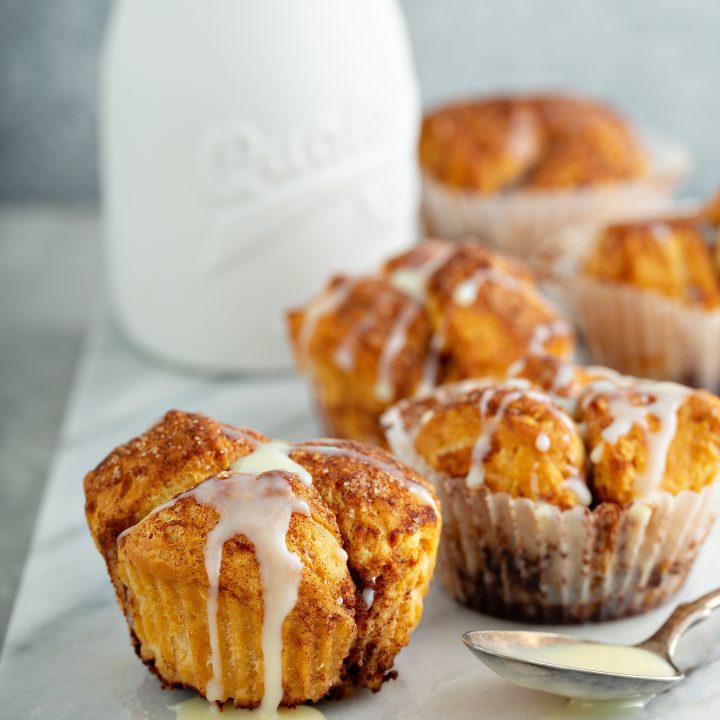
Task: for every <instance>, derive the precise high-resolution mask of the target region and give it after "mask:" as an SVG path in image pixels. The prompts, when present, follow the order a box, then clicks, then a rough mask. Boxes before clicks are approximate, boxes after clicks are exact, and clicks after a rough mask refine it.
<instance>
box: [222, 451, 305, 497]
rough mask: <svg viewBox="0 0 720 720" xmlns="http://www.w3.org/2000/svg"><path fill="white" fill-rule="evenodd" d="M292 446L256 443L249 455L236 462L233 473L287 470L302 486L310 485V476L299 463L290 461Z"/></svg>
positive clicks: (251, 473) (255, 473) (254, 473)
mask: <svg viewBox="0 0 720 720" xmlns="http://www.w3.org/2000/svg"><path fill="white" fill-rule="evenodd" d="M292 449H293V448H292V445H290V444H289V443H286V442H284V441H282V440H271V441H270V442H264V443H258V444H257V445H256V446H255V450H253V452H251V453H250V454H249V455H245V456H244V457H241V458H239V459H238V460H236V461H235V462H234V463H233V465H232V470H233V472H237V473H246V474H250V475H259V474H260V473H264V472H267V471H268V470H287V471H288V472H289V473H292V474H293V475H295V476H296V477H297V479H298V480H300V482H301V483H302V484H303V485H307V486H310V485H312V475H310V473H309V472H308V471H307V470H306V469H305V468H304V467H303V466H302V465H300V463H296V462H295V461H294V460H291V459H290V453H291V452H292Z"/></svg>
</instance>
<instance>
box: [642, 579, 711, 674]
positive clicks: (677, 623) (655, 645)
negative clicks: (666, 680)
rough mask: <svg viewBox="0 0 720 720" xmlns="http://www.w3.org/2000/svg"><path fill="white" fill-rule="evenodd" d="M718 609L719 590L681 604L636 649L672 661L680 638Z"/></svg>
mask: <svg viewBox="0 0 720 720" xmlns="http://www.w3.org/2000/svg"><path fill="white" fill-rule="evenodd" d="M719 607H720V588H718V589H716V590H711V591H710V592H709V593H707V594H706V595H703V596H702V597H699V598H698V599H697V600H693V601H692V602H688V603H682V604H681V605H678V606H677V607H676V608H675V610H674V611H673V613H672V615H670V617H669V618H668V619H667V620H666V621H665V623H664V624H663V625H662V626H661V627H660V629H659V630H658V631H657V632H656V633H655V634H654V635H652V636H651V637H649V638H648V639H647V640H645V642H643V643H640V645H638V647H642V648H645V649H646V650H651V651H652V652H655V653H657V654H658V655H661V656H662V657H664V658H665V659H667V660H670V661H672V656H673V655H674V653H675V650H676V648H677V645H678V642H679V641H680V638H681V637H682V636H683V635H684V634H685V632H686V631H687V630H689V629H690V628H691V627H692V626H693V625H696V624H697V623H699V622H700V621H701V620H705V618H707V617H709V616H710V614H711V613H712V612H713V610H715V609H717V608H719Z"/></svg>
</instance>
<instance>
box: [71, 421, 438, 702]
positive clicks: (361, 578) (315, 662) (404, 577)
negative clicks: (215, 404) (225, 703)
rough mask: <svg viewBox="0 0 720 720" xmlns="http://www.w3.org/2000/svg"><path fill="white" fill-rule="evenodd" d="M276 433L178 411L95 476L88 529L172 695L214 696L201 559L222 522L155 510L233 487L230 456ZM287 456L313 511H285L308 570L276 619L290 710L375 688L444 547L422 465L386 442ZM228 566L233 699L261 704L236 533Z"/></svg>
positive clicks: (254, 594)
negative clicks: (306, 475) (204, 489)
mask: <svg viewBox="0 0 720 720" xmlns="http://www.w3.org/2000/svg"><path fill="white" fill-rule="evenodd" d="M267 440H268V439H267V438H266V437H265V436H263V435H262V434H260V433H257V432H255V431H252V430H239V429H237V428H229V427H227V426H223V425H221V424H220V423H217V422H215V421H214V420H211V419H209V418H206V417H204V416H198V415H191V414H188V413H182V412H179V411H172V412H170V413H168V414H167V415H166V416H165V417H164V418H163V419H162V420H161V421H160V422H159V423H158V424H157V425H155V426H154V427H152V428H150V429H149V430H148V431H147V432H146V433H144V434H143V435H142V436H140V437H138V438H135V439H134V440H131V441H130V442H129V443H126V444H125V445H123V446H121V447H119V448H117V449H116V450H114V451H113V452H112V453H111V454H110V455H109V456H108V458H106V460H104V461H103V462H102V463H101V464H100V465H99V466H98V468H96V469H95V470H94V471H92V472H91V473H88V476H87V477H86V481H85V486H86V493H87V509H88V523H89V525H90V529H91V532H92V534H93V537H94V539H95V541H96V544H97V545H98V548H99V549H100V551H101V552H102V553H103V555H104V556H105V558H106V560H107V562H108V566H109V568H110V569H111V575H112V577H113V581H114V583H115V586H116V591H117V594H118V600H119V602H120V605H121V608H122V609H123V611H124V612H125V613H126V615H127V617H128V622H129V625H130V628H131V634H132V636H133V637H134V638H135V642H136V645H137V651H138V654H139V655H140V657H141V658H142V659H143V660H144V661H145V662H146V663H148V665H150V666H151V667H152V668H153V670H154V671H155V672H156V673H157V674H158V676H159V677H160V678H161V679H162V680H163V682H164V683H166V684H168V685H170V686H184V687H193V688H196V689H198V691H199V692H201V693H203V694H205V693H206V692H207V683H208V680H209V679H210V677H211V668H210V666H209V664H208V660H209V655H210V650H209V631H208V617H207V616H208V609H207V598H208V577H207V572H206V569H205V559H204V552H205V546H206V542H207V536H208V533H209V532H210V531H211V530H212V529H213V528H214V527H215V525H216V523H217V520H218V517H219V515H218V512H217V511H216V510H215V509H213V508H212V507H210V506H205V505H201V504H199V503H198V501H197V500H196V499H195V497H194V496H192V493H190V494H189V495H182V494H181V496H180V497H179V498H177V499H176V500H175V501H171V502H169V503H167V505H166V506H162V504H163V503H166V502H167V501H169V500H170V499H171V497H172V496H173V495H177V493H183V492H185V491H190V490H191V488H194V487H196V486H197V485H198V484H200V485H202V484H203V483H204V482H205V481H206V480H207V479H208V478H211V479H212V478H217V479H218V481H221V482H224V481H226V478H227V477H228V472H226V471H229V473H230V476H232V468H231V465H232V462H234V461H235V460H237V459H238V458H240V457H243V456H244V455H247V454H248V453H249V452H251V451H252V450H253V449H254V448H255V446H256V444H257V443H263V442H266V441H267ZM314 448H317V450H316V449H314ZM290 456H291V458H292V460H294V461H295V462H297V463H299V464H300V465H301V466H303V467H305V468H306V469H307V470H308V471H309V472H310V475H311V476H312V479H313V484H312V486H309V487H308V486H305V485H303V484H302V483H301V482H299V480H298V478H297V477H296V476H294V475H292V474H290V473H287V472H282V473H281V475H282V477H283V478H284V479H285V481H286V482H287V483H288V486H289V488H290V489H291V490H292V493H293V495H294V496H296V497H297V498H300V499H301V500H304V501H305V502H306V503H307V505H308V507H309V509H310V512H311V516H310V517H306V516H304V515H302V514H298V513H294V514H293V515H292V518H291V522H290V527H289V531H288V534H287V540H286V542H287V547H288V549H289V550H290V551H291V552H293V553H295V554H296V555H297V556H298V557H299V558H300V560H301V563H302V568H303V569H302V580H301V584H300V588H299V594H298V601H297V604H296V606H295V608H294V610H293V611H292V612H291V613H290V614H289V615H288V617H287V618H286V620H285V623H284V626H283V641H284V647H283V681H284V690H285V695H284V698H283V703H284V704H287V705H294V704H297V703H300V702H304V701H306V700H313V701H315V700H318V699H320V698H321V697H324V696H326V695H327V694H328V693H330V692H333V693H335V694H346V693H348V692H349V691H350V690H351V689H352V686H353V685H354V684H359V685H363V686H366V687H370V688H372V689H374V690H376V689H378V688H379V687H380V685H381V683H382V681H383V680H384V679H385V678H386V677H387V676H388V673H389V672H390V670H391V668H392V664H393V660H394V657H395V655H396V654H397V652H398V651H399V650H400V649H401V648H402V647H403V646H404V645H405V644H407V642H408V638H409V634H410V632H412V630H413V628H414V627H415V625H416V624H417V622H418V621H419V619H420V614H421V612H422V597H423V596H424V595H425V593H426V592H427V589H428V585H429V582H430V578H431V576H432V572H433V568H434V563H435V555H436V551H437V545H438V542H439V534H440V515H439V502H438V501H437V497H436V495H435V493H434V490H433V489H432V488H431V487H430V486H429V485H428V484H427V483H426V482H425V480H424V479H423V478H421V477H420V476H419V475H418V474H417V473H416V472H415V471H414V470H411V469H410V468H408V467H407V466H405V465H402V464H401V463H399V462H398V461H397V460H395V459H394V458H393V457H392V456H390V455H389V454H388V453H386V452H384V451H382V450H380V449H378V448H370V447H368V446H365V445H362V444H360V443H352V442H343V441H310V442H308V443H304V444H298V445H296V446H294V449H292V451H291V452H290ZM158 506H160V507H159V509H157V510H156V508H158ZM116 513H117V514H116ZM128 528H129V529H128ZM124 530H127V532H123V533H122V535H121V536H120V538H119V541H118V535H120V533H121V532H122V531H124ZM116 548H117V549H116ZM341 548H344V549H345V551H346V552H347V554H348V558H347V562H346V560H345V559H344V556H343V553H342V552H341V551H340V549H341ZM222 557H223V559H222V568H221V574H220V584H219V594H218V608H219V610H218V613H219V614H218V618H219V633H220V646H221V656H222V658H223V662H222V666H223V685H224V687H225V688H226V690H227V691H228V693H229V695H230V696H231V697H234V699H235V702H236V704H237V705H238V706H241V707H255V706H256V705H258V704H259V702H260V699H261V698H262V692H263V687H262V677H263V675H262V668H263V665H262V652H261V645H260V643H261V634H260V633H261V628H262V617H263V592H262V582H261V580H260V576H259V570H258V563H257V560H256V558H255V552H254V547H253V545H252V543H251V542H249V541H248V540H247V539H246V538H244V537H243V536H242V535H238V536H236V537H235V538H234V539H232V540H230V541H228V542H227V543H225V545H224V549H223V556H222ZM369 591H372V592H371V593H370V595H368V592H369ZM368 598H370V601H369V602H368Z"/></svg>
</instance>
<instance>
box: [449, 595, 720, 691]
mask: <svg viewBox="0 0 720 720" xmlns="http://www.w3.org/2000/svg"><path fill="white" fill-rule="evenodd" d="M718 607H720V589H717V590H713V591H712V592H709V593H707V595H703V596H702V597H701V598H698V599H697V600H695V601H693V602H690V603H683V604H682V605H678V607H677V608H676V609H675V611H674V612H673V613H672V615H670V617H669V618H668V619H667V621H666V622H665V624H664V625H663V626H662V627H661V628H660V629H659V630H658V631H657V632H656V633H655V634H654V635H653V636H652V637H650V638H648V639H647V640H645V642H641V643H639V644H637V645H634V646H633V647H636V648H641V649H642V650H647V651H649V652H652V653H655V654H656V655H657V656H659V657H660V658H662V660H664V661H665V662H667V663H669V665H670V666H671V668H672V670H674V671H675V674H673V675H670V676H667V677H663V676H660V675H657V676H654V675H626V674H620V673H612V672H603V671H600V670H588V669H584V668H581V667H567V666H562V665H556V664H553V663H550V662H545V661H543V660H542V659H535V658H528V657H527V656H524V655H523V650H524V651H526V652H527V651H528V650H529V649H531V648H537V647H542V646H547V645H560V644H564V643H572V644H574V645H577V644H578V643H582V644H586V643H587V644H590V645H592V644H596V645H599V644H603V645H607V643H596V642H594V641H592V640H580V639H578V638H575V637H571V636H569V635H559V634H557V633H545V632H531V631H516V630H476V631H474V632H467V633H465V634H464V635H463V636H462V640H463V642H464V643H465V645H466V646H467V647H468V649H469V650H470V651H471V652H473V653H474V654H475V655H476V656H477V657H478V658H479V659H480V660H482V662H484V663H485V664H486V665H487V666H488V667H489V668H490V669H491V670H493V671H494V672H496V673H497V674H498V675H500V676H501V677H504V678H505V679H506V680H510V681H511V682H514V683H515V684H516V685H521V686H522V687H526V688H531V689H532V690H542V691H544V692H549V693H552V694H554V695H562V696H563V697H568V698H576V699H581V700H625V699H632V698H642V697H650V696H653V695H658V694H659V693H662V692H665V691H666V690H669V689H670V688H672V687H673V686H674V685H676V684H677V683H678V682H680V680H682V679H683V678H684V677H685V674H684V673H683V672H682V671H680V670H678V668H677V667H676V666H675V665H674V663H673V656H674V654H675V650H676V649H677V645H678V642H679V641H680V638H681V637H682V636H683V635H684V633H685V632H686V631H687V630H688V629H689V628H691V627H692V626H693V625H695V624H696V623H698V622H700V621H701V620H704V619H705V618H707V617H708V616H709V615H710V614H711V613H712V611H713V610H715V609H716V608H718ZM620 647H622V646H620ZM625 647H627V646H625Z"/></svg>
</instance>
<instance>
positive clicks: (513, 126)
mask: <svg viewBox="0 0 720 720" xmlns="http://www.w3.org/2000/svg"><path fill="white" fill-rule="evenodd" d="M536 127H537V126H536V123H535V118H534V116H533V114H532V113H531V112H530V111H529V110H518V111H516V112H514V113H513V114H512V115H511V117H510V127H509V128H508V133H507V135H506V136H505V147H506V149H507V151H508V153H510V155H512V156H513V157H514V158H516V159H517V160H520V161H523V160H525V159H526V158H529V157H531V156H532V155H533V153H534V152H535V150H536V148H537V135H536V133H535V130H536Z"/></svg>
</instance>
